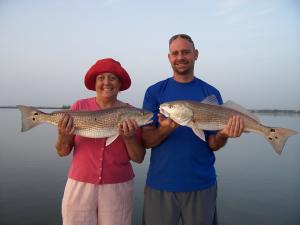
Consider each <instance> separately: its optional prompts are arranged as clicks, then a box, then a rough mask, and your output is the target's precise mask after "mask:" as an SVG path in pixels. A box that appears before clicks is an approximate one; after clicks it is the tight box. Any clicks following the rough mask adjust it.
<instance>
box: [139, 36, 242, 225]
mask: <svg viewBox="0 0 300 225" xmlns="http://www.w3.org/2000/svg"><path fill="white" fill-rule="evenodd" d="M168 58H169V62H170V64H171V66H172V69H173V77H170V78H168V79H166V80H163V81H160V82H158V83H156V84H154V85H152V86H150V87H149V88H148V89H147V91H146V93H145V98H144V103H143V107H144V108H145V109H147V110H150V111H152V112H154V113H155V114H157V118H155V119H154V125H151V126H147V127H144V128H143V135H142V136H143V142H144V145H145V147H147V148H152V150H151V160H150V166H149V171H148V175H147V181H146V187H145V196H144V212H143V224H144V225H175V224H178V222H179V220H180V218H181V220H182V223H183V224H184V225H212V224H214V225H216V224H217V215H216V196H217V182H216V173H215V168H214V162H215V156H214V153H213V151H216V150H218V149H220V148H221V147H223V146H224V145H225V144H226V141H227V139H228V138H229V137H239V136H240V135H241V133H242V132H243V129H244V125H243V121H242V119H241V117H239V116H232V117H231V118H230V119H229V121H228V124H227V126H226V127H225V128H224V129H223V130H220V131H205V136H206V140H207V142H204V141H202V140H201V139H200V138H199V137H197V136H196V135H195V134H194V133H193V131H192V129H190V128H188V127H184V126H179V125H178V124H176V123H175V122H174V121H172V120H171V119H170V118H165V117H163V116H162V115H161V114H159V105H160V104H162V103H164V102H168V101H174V100H193V101H199V102H200V101H202V100H203V99H204V98H205V97H207V96H209V95H215V96H216V97H217V99H218V101H219V104H222V98H221V95H220V93H219V91H218V90H217V89H216V88H214V87H213V86H211V85H209V84H207V83H205V82H204V81H202V80H200V79H199V78H197V77H195V76H194V64H195V61H196V60H197V58H198V50H197V49H195V46H194V43H193V40H192V39H191V37H189V36H188V35H186V34H178V35H174V36H173V37H171V39H170V40H169V54H168Z"/></svg>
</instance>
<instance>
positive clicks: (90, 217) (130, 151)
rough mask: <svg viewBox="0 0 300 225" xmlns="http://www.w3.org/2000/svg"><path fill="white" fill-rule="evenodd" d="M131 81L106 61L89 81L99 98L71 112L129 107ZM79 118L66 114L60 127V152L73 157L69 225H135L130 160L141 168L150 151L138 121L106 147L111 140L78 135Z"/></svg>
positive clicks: (66, 211) (66, 210)
mask: <svg viewBox="0 0 300 225" xmlns="http://www.w3.org/2000/svg"><path fill="white" fill-rule="evenodd" d="M130 85H131V80H130V77H129V75H128V73H127V72H126V70H125V69H124V68H123V67H122V66H121V64H120V63H119V62H117V61H115V60H113V59H111V58H107V59H101V60H98V61H97V62H96V64H95V65H93V66H92V67H91V68H90V69H89V71H88V72H87V74H86V76H85V86H86V87H87V89H89V90H93V91H96V97H93V98H87V99H81V100H78V101H76V102H75V103H74V104H73V105H72V106H71V110H74V111H76V110H89V111H94V110H102V109H107V108H113V107H118V106H128V104H126V103H124V102H121V101H119V100H118V99H117V96H118V93H119V91H124V90H126V89H128V88H129V87H130ZM73 133H74V126H73V119H72V118H71V117H70V116H69V115H65V116H64V118H63V119H62V120H61V121H60V122H59V125H58V138H57V143H56V149H57V153H58V155H60V156H66V155H69V154H70V152H71V151H72V149H74V151H73V160H72V162H71V166H70V170H69V175H68V180H67V184H66V187H65V192H64V197H63V201H62V217H63V224H64V225H75V224H76V225H77V224H78V225H85V224H86V225H130V224H131V215H132V208H133V177H134V173H133V170H132V166H131V164H130V160H132V161H134V162H137V163H141V162H142V161H143V159H144V156H145V149H144V147H143V146H142V144H141V133H140V129H139V127H138V125H137V123H136V122H135V121H134V120H130V119H128V120H126V121H124V122H123V123H122V124H120V126H119V134H120V136H119V137H118V138H117V139H116V140H115V141H114V142H113V143H111V144H110V145H108V146H105V141H106V139H105V138H85V137H81V136H77V135H74V134H73Z"/></svg>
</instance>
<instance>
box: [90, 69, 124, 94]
mask: <svg viewBox="0 0 300 225" xmlns="http://www.w3.org/2000/svg"><path fill="white" fill-rule="evenodd" d="M120 87H121V81H120V79H119V78H118V77H117V76H116V75H114V74H112V73H102V74H99V75H98V76H97V77H96V82H95V89H96V92H97V96H98V97H100V98H106V99H111V100H115V99H117V95H118V93H119V90H120Z"/></svg>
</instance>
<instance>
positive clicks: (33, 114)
mask: <svg viewBox="0 0 300 225" xmlns="http://www.w3.org/2000/svg"><path fill="white" fill-rule="evenodd" d="M17 107H18V108H19V110H20V111H21V114H22V128H21V131H22V132H24V131H27V130H30V129H31V128H33V127H35V126H37V125H39V124H40V123H41V122H40V121H39V120H38V116H39V115H40V114H44V113H43V112H42V111H40V110H38V109H37V108H35V107H30V106H24V105H17Z"/></svg>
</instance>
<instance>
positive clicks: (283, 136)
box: [264, 127, 298, 155]
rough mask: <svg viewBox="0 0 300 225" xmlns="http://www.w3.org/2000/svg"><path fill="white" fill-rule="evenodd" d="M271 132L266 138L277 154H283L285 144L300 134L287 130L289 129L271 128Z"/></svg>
mask: <svg viewBox="0 0 300 225" xmlns="http://www.w3.org/2000/svg"><path fill="white" fill-rule="evenodd" d="M269 128H270V132H269V134H268V135H264V137H265V138H266V139H267V140H268V141H269V143H270V144H271V145H272V147H273V149H274V150H275V152H276V153H277V154H279V155H280V154H281V153H282V150H283V147H284V145H285V142H286V141H287V139H288V138H289V137H290V136H293V135H295V134H298V132H297V131H294V130H291V129H287V128H280V127H269Z"/></svg>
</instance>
